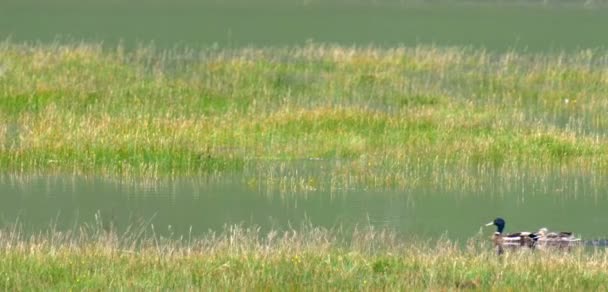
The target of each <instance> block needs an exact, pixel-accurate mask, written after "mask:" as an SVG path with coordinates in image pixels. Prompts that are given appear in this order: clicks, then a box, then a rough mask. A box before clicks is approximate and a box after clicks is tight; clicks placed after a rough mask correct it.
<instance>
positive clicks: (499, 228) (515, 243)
mask: <svg viewBox="0 0 608 292" xmlns="http://www.w3.org/2000/svg"><path fill="white" fill-rule="evenodd" d="M492 225H494V226H496V232H494V234H493V235H492V242H493V243H494V247H495V248H496V253H497V254H502V253H504V248H505V247H506V248H510V249H516V248H522V247H527V248H533V247H534V244H535V241H536V234H535V233H532V232H527V231H522V232H515V233H509V234H503V231H504V229H505V225H506V222H505V220H504V219H502V218H500V217H499V218H496V219H494V221H492V222H490V223H488V224H486V226H492Z"/></svg>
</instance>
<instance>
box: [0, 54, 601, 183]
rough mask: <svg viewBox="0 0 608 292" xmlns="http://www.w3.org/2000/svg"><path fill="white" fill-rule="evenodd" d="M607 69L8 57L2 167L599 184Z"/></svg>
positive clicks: (1, 110) (526, 59)
mask: <svg viewBox="0 0 608 292" xmlns="http://www.w3.org/2000/svg"><path fill="white" fill-rule="evenodd" d="M607 63H608V54H606V52H604V51H593V50H584V51H580V52H578V53H572V54H551V55H539V54H522V53H504V54H491V53H487V52H485V51H482V50H471V49H466V48H436V47H427V46H420V47H413V48H410V47H400V48H394V49H380V48H351V47H339V46H331V45H321V44H318V45H317V44H310V45H308V46H303V47H294V48H268V49H238V50H225V49H213V48H210V49H207V50H202V51H190V50H186V49H184V50H173V51H155V50H154V48H152V47H141V48H139V49H137V50H134V51H128V52H127V51H125V50H123V49H121V48H120V47H119V48H116V49H115V50H104V49H102V47H101V46H99V45H95V44H74V45H24V44H15V43H11V42H4V43H2V44H0V167H1V168H2V169H4V170H7V171H9V172H20V173H57V172H59V173H74V174H95V175H110V176H113V175H122V176H138V177H142V176H143V177H158V176H172V175H186V176H187V175H201V174H203V175H216V174H225V173H235V172H236V173H245V174H246V176H248V177H250V179H249V181H248V182H249V183H250V184H251V185H259V184H268V185H273V184H274V185H281V184H290V185H292V186H293V187H296V188H300V189H317V188H333V187H336V188H339V187H345V186H347V185H355V186H360V187H407V186H411V185H414V184H420V183H424V182H425V181H427V182H428V181H430V180H433V179H435V180H436V179H438V178H441V177H445V176H447V177H449V178H448V180H450V179H458V180H461V181H466V180H471V184H475V182H474V180H475V177H476V176H478V175H479V174H480V173H488V172H492V173H496V172H498V173H502V176H511V177H512V176H517V175H518V173H519V171H520V170H521V169H523V168H526V169H532V170H534V171H537V172H538V173H539V175H542V173H547V172H550V171H554V170H555V169H557V170H558V171H563V172H565V173H568V172H571V171H576V172H577V173H580V172H583V173H594V174H598V175H601V174H603V173H606V170H608V147H606V144H607V141H608V140H607V138H606V134H607V133H608V132H607V131H606V129H608V118H607V117H606V115H605V113H606V112H608V100H607V99H606V98H605V97H606V96H607V94H608V69H607V67H606V64H607ZM302 161H304V162H307V163H301V162H302ZM314 161H317V162H319V163H314ZM303 165H306V166H303ZM310 169H312V171H311V170H310ZM450 170H456V171H450ZM452 176H453V177H452ZM327 178H330V179H329V180H328V179H327Z"/></svg>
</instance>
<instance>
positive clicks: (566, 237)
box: [535, 227, 582, 250]
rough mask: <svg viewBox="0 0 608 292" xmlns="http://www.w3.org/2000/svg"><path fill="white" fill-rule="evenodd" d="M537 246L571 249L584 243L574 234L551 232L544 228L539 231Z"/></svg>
mask: <svg viewBox="0 0 608 292" xmlns="http://www.w3.org/2000/svg"><path fill="white" fill-rule="evenodd" d="M536 234H537V238H536V240H535V246H536V247H538V248H547V247H549V248H558V249H568V250H569V249H570V248H571V247H574V246H577V245H579V244H581V243H582V241H581V239H580V238H577V237H575V236H574V235H573V234H572V232H566V231H561V232H549V230H547V228H545V227H543V228H541V229H539V230H538V232H537V233H536Z"/></svg>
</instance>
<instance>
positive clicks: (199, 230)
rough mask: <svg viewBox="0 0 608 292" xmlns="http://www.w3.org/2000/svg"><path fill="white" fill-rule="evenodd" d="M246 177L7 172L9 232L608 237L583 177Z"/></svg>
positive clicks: (601, 207) (606, 219) (604, 216)
mask: <svg viewBox="0 0 608 292" xmlns="http://www.w3.org/2000/svg"><path fill="white" fill-rule="evenodd" d="M243 181H245V179H244V178H239V177H232V178H229V179H220V180H209V179H182V180H172V181H166V182H158V183H155V184H153V185H150V184H143V183H141V182H120V181H113V180H109V179H102V178H82V177H67V176H65V177H57V176H55V177H28V178H17V177H14V176H4V177H3V178H2V180H1V182H0V193H1V194H2V204H0V219H1V220H2V221H1V224H2V227H5V226H7V225H10V224H13V223H14V222H19V223H20V224H22V225H23V226H24V230H26V231H27V232H36V231H41V230H42V231H44V230H48V228H49V227H50V226H51V225H55V226H57V228H59V229H70V228H73V227H74V226H76V225H79V224H82V223H91V222H93V221H94V217H95V214H100V215H101V218H102V219H103V221H104V224H106V225H107V224H108V223H110V222H111V223H112V224H113V225H114V226H116V227H117V228H118V229H119V230H125V228H126V227H128V226H129V225H133V224H135V222H148V223H149V224H154V226H155V229H156V231H157V232H158V233H160V234H164V235H168V234H174V235H177V236H179V235H184V236H188V234H190V233H191V234H192V235H195V236H196V235H200V234H203V233H206V232H207V231H209V230H215V231H221V230H222V229H223V227H224V226H225V225H226V224H243V225H244V226H260V227H261V228H263V229H265V230H268V229H269V228H278V229H284V228H288V227H289V226H292V227H295V228H297V227H298V226H300V225H301V224H304V223H306V224H312V225H313V226H323V227H327V228H336V227H341V228H346V229H349V228H354V227H355V226H369V225H372V226H374V227H387V228H389V229H392V230H395V231H397V232H398V233H399V234H400V235H401V236H404V237H405V238H408V237H411V238H414V239H434V238H438V237H440V236H447V238H449V239H451V240H458V241H464V240H466V239H467V238H470V237H472V236H474V235H476V234H477V233H478V232H479V231H480V228H481V226H482V225H483V224H484V223H487V222H489V221H491V220H492V219H494V217H496V216H502V217H504V218H505V219H506V220H507V228H506V229H507V231H518V230H531V231H534V230H537V229H538V228H540V227H548V228H550V229H553V230H571V231H575V232H576V233H577V234H578V235H580V236H582V237H584V238H605V237H608V230H607V229H606V226H607V224H608V212H606V210H608V200H606V194H608V192H607V190H608V189H607V188H605V187H600V188H598V186H597V185H593V184H595V183H593V182H591V181H590V180H588V179H587V178H586V177H585V176H578V177H560V176H554V177H549V178H543V179H542V181H539V180H534V179H525V178H524V179H518V181H517V182H516V181H511V183H512V184H513V185H511V186H501V185H496V184H504V183H505V180H499V179H497V180H496V181H495V183H496V184H495V185H493V186H491V187H488V188H487V189H485V190H476V191H473V192H469V191H463V190H459V191H449V190H438V188H434V187H430V188H429V187H425V188H423V187H420V188H417V189H410V190H405V191H403V190H402V191H396V190H393V191H391V190H382V191H381V190H377V191H374V190H349V191H341V192H339V193H335V192H334V193H332V192H329V191H311V192H306V193H297V192H296V193H288V194H285V193H280V192H272V191H260V189H254V188H251V187H250V186H249V185H248V184H246V183H243ZM490 185H491V182H490V183H489V184H488V186H490ZM512 186H515V187H512ZM503 187H504V188H503ZM501 189H502V191H501ZM504 190H507V191H504ZM169 226H171V227H169ZM483 232H484V233H487V234H491V232H493V230H492V229H490V228H488V229H484V230H483Z"/></svg>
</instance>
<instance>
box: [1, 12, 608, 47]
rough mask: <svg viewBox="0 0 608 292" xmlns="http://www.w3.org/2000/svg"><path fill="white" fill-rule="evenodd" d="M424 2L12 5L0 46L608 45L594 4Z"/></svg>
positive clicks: (604, 21) (604, 22)
mask: <svg viewBox="0 0 608 292" xmlns="http://www.w3.org/2000/svg"><path fill="white" fill-rule="evenodd" d="M424 2H427V1H417V0H400V1H394V0H369V1H368V0H361V1H357V0H353V1H351V0H328V1H315V0H302V1H296V0H258V1H246V0H222V1H215V0H212V1H210V0H203V1H193V0H176V1H162V0H151V1H150V0H132V1H112V0H110V1H108V0H90V1H80V0H6V1H3V2H2V9H0V39H6V38H9V39H11V40H13V41H28V42H37V41H41V42H52V41H54V40H62V41H65V40H72V41H74V40H75V41H80V40H85V41H97V42H103V43H104V44H106V45H109V46H111V47H112V46H116V44H118V43H123V44H125V45H127V46H133V45H135V44H137V43H144V44H149V43H154V44H155V45H156V46H158V47H161V48H173V47H176V46H187V47H195V48H196V47H199V46H209V45H213V44H217V45H219V46H220V47H242V46H250V45H253V46H268V45H272V46H282V45H296V44H299V45H301V44H303V43H305V42H307V41H309V40H312V41H314V42H321V43H325V42H330V43H339V44H343V45H360V46H367V45H369V44H375V45H381V46H395V45H407V46H412V45H417V44H427V45H428V44H435V45H438V46H446V45H449V46H454V45H457V46H474V47H484V48H488V49H490V50H498V51H505V50H511V49H517V50H530V51H549V50H554V51H559V50H576V49H585V48H597V47H604V48H606V47H607V46H608V34H606V33H605V28H606V27H608V7H607V6H606V5H601V4H600V5H599V6H598V5H596V4H594V3H595V1H544V3H548V5H542V4H541V3H540V2H533V1H530V2H526V1H522V2H518V4H513V3H511V4H509V3H508V2H509V1H504V2H502V1H501V3H493V4H489V3H488V2H486V1H480V2H478V3H475V2H474V1H449V2H450V3H451V4H450V3H447V4H446V3H444V4H439V3H426V4H424ZM446 2H447V1H446ZM598 2H601V1H598ZM584 3H586V4H584Z"/></svg>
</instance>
